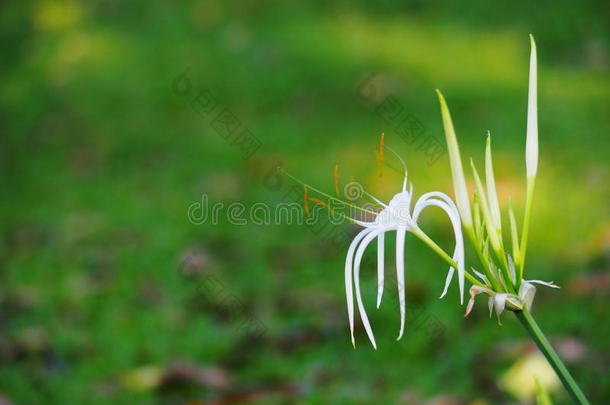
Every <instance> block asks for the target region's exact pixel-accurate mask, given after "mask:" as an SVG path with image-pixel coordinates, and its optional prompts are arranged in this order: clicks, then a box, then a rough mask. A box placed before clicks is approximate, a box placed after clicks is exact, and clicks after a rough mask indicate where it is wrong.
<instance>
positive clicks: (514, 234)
mask: <svg viewBox="0 0 610 405" xmlns="http://www.w3.org/2000/svg"><path fill="white" fill-rule="evenodd" d="M508 219H509V221H510V235H511V244H512V247H513V258H514V260H515V266H516V267H517V268H520V266H521V249H520V247H519V232H518V231H517V221H516V220H515V212H514V211H513V207H512V206H511V205H509V206H508Z"/></svg>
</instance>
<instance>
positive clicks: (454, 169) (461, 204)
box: [436, 89, 472, 228]
mask: <svg viewBox="0 0 610 405" xmlns="http://www.w3.org/2000/svg"><path fill="white" fill-rule="evenodd" d="M436 94H437V95H438V101H439V103H440V106H441V116H442V118H443V128H444V130H445V139H446V140H447V152H448V154H449V163H450V166H451V174H452V177H453V189H454V191H455V199H456V202H457V207H458V210H459V211H460V216H461V217H462V225H464V227H465V228H472V215H471V212H470V201H469V200H468V189H467V188H466V179H465V178H464V169H463V168H462V158H461V156H460V147H459V145H458V141H457V137H456V136H455V130H454V128H453V121H452V120H451V114H450V112H449V108H448V107H447V102H446V101H445V97H443V94H442V93H441V92H440V91H439V90H438V89H437V90H436Z"/></svg>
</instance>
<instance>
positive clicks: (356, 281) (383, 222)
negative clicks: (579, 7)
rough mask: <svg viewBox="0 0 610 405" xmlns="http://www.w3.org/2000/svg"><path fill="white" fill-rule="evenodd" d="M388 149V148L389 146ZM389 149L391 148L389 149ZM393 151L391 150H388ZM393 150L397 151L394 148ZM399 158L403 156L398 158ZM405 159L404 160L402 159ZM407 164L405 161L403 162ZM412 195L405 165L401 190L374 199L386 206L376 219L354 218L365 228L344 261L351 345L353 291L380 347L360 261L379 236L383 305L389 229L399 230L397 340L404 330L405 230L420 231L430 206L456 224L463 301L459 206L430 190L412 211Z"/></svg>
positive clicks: (448, 280)
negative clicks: (368, 309) (366, 301)
mask: <svg viewBox="0 0 610 405" xmlns="http://www.w3.org/2000/svg"><path fill="white" fill-rule="evenodd" d="M386 148H387V147H386ZM388 149H389V148H388ZM389 150H390V151H391V149H389ZM392 153H395V152H393V151H392ZM399 159H400V158H399ZM401 162H402V159H401ZM402 163H403V165H404V162H402ZM412 198H413V186H412V185H411V187H410V188H409V190H407V173H406V167H405V177H404V182H403V188H402V191H401V192H399V193H398V194H396V195H395V196H394V197H392V199H391V200H390V202H389V203H388V204H384V203H382V202H381V201H379V200H377V199H375V200H376V201H377V202H378V203H379V204H380V205H381V206H382V207H383V209H382V210H381V211H380V212H379V213H377V215H376V217H375V220H374V221H372V222H362V221H354V222H355V223H357V224H358V225H360V226H363V227H364V229H363V230H362V231H360V233H358V234H357V235H356V237H355V238H354V240H353V241H352V243H351V245H350V246H349V250H348V252H347V258H346V260H345V292H346V298H347V314H348V318H349V325H350V332H351V338H352V344H354V345H355V339H354V296H353V295H354V294H353V293H354V290H353V288H354V287H355V293H356V302H357V305H358V311H359V312H360V317H361V319H362V324H363V325H364V329H365V330H366V333H367V335H368V337H369V339H370V341H371V343H372V344H373V347H374V348H377V344H376V342H375V337H374V335H373V331H372V329H371V324H370V322H369V319H368V316H367V315H366V310H365V308H364V303H363V302H362V295H361V292H360V263H361V261H362V256H363V255H364V251H365V249H366V248H367V246H368V245H369V244H370V243H371V242H372V241H373V240H374V239H375V238H377V246H378V253H377V254H378V256H377V262H378V263H377V277H378V288H377V308H379V305H380V304H381V297H382V295H383V285H384V236H385V233H386V232H392V231H396V279H397V285H398V297H399V305H400V331H399V333H398V338H397V340H398V339H400V338H401V337H402V335H403V332H404V327H405V307H406V303H405V301H406V299H405V283H404V281H405V251H404V248H405V247H404V244H405V234H406V232H414V231H416V230H419V228H418V226H417V220H418V218H419V216H420V214H421V213H422V211H423V210H424V209H425V208H427V207H430V206H436V207H438V208H440V209H442V210H443V211H445V213H447V216H448V217H449V219H450V221H451V224H452V226H453V231H454V234H455V240H456V243H455V250H454V252H453V260H454V261H455V262H456V263H457V265H458V268H457V271H458V282H459V288H460V300H461V302H462V303H463V296H464V241H463V238H462V229H461V222H460V216H459V213H458V210H457V207H456V206H455V204H454V203H453V201H452V200H451V198H449V197H448V196H447V195H446V194H443V193H441V192H438V191H435V192H429V193H426V194H423V195H422V196H421V197H420V198H419V199H418V200H417V202H416V203H415V206H414V207H413V210H412V211H411V200H412ZM455 270H456V269H454V268H453V267H450V268H449V272H448V274H447V278H446V281H445V288H444V290H443V293H442V294H441V298H442V297H443V296H444V295H445V294H446V293H447V289H448V287H449V284H450V283H451V280H452V278H453V274H454V272H455Z"/></svg>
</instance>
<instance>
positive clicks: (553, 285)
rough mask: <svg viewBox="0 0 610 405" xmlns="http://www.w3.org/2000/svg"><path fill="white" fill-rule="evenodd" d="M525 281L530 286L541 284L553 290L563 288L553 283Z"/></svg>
mask: <svg viewBox="0 0 610 405" xmlns="http://www.w3.org/2000/svg"><path fill="white" fill-rule="evenodd" d="M523 281H526V282H528V283H530V284H541V285H544V286H547V287H551V288H561V287H559V286H558V285H557V284H555V283H554V282H552V281H542V280H523Z"/></svg>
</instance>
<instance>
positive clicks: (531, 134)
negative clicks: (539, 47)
mask: <svg viewBox="0 0 610 405" xmlns="http://www.w3.org/2000/svg"><path fill="white" fill-rule="evenodd" d="M530 44H531V51H530V68H529V85H528V97H527V130H526V133H527V138H526V143H525V166H526V171H527V177H528V178H533V177H536V172H537V170H538V77H537V76H538V61H537V52H536V42H535V41H534V37H533V36H532V35H531V34H530Z"/></svg>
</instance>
